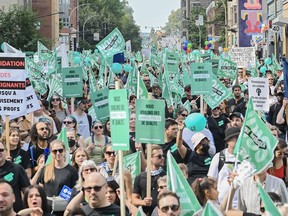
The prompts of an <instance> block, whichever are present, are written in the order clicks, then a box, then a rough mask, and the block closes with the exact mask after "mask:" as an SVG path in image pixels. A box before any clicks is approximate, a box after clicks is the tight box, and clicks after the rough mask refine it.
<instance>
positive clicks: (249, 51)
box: [229, 47, 256, 68]
mask: <svg viewBox="0 0 288 216" xmlns="http://www.w3.org/2000/svg"><path fill="white" fill-rule="evenodd" d="M229 54H230V58H231V60H232V61H234V62H235V63H236V64H237V66H238V68H254V67H255V66H256V65H255V62H256V60H255V58H256V56H255V48H254V47H234V48H231V49H230V51H229Z"/></svg>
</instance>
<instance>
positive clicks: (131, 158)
mask: <svg viewBox="0 0 288 216" xmlns="http://www.w3.org/2000/svg"><path fill="white" fill-rule="evenodd" d="M123 164H124V167H125V168H126V169H128V170H129V171H130V173H131V175H132V184H134V179H135V177H136V176H137V175H139V174H140V173H141V152H139V151H137V152H135V153H133V154H129V155H127V156H125V157H123Z"/></svg>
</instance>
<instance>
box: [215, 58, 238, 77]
mask: <svg viewBox="0 0 288 216" xmlns="http://www.w3.org/2000/svg"><path fill="white" fill-rule="evenodd" d="M217 76H218V77H228V78H229V79H232V80H235V78H236V76H237V64H236V63H235V62H233V61H231V60H229V59H226V58H223V57H222V56H221V57H220V58H219V65H218V71H217Z"/></svg>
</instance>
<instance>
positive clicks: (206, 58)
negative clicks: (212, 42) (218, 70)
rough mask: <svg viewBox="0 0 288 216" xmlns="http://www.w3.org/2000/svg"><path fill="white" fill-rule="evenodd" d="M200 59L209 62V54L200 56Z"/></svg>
mask: <svg viewBox="0 0 288 216" xmlns="http://www.w3.org/2000/svg"><path fill="white" fill-rule="evenodd" d="M201 58H202V59H203V62H205V61H209V60H210V59H211V54H210V53H205V54H202V55H201Z"/></svg>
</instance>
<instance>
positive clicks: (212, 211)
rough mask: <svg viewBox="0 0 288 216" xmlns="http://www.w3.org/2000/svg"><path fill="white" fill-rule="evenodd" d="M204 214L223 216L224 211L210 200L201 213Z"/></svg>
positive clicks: (205, 215)
mask: <svg viewBox="0 0 288 216" xmlns="http://www.w3.org/2000/svg"><path fill="white" fill-rule="evenodd" d="M201 215H202V216H218V215H219V216H222V215H223V214H222V212H221V211H220V210H219V209H217V207H216V206H215V205H214V204H213V203H212V202H211V201H210V200H208V201H207V203H206V205H205V208H204V210H203V212H202V214H201Z"/></svg>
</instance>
